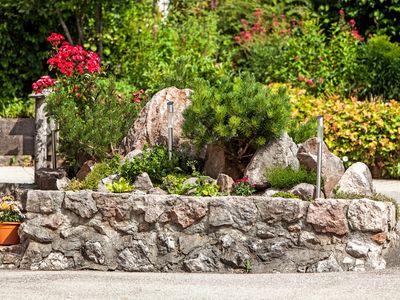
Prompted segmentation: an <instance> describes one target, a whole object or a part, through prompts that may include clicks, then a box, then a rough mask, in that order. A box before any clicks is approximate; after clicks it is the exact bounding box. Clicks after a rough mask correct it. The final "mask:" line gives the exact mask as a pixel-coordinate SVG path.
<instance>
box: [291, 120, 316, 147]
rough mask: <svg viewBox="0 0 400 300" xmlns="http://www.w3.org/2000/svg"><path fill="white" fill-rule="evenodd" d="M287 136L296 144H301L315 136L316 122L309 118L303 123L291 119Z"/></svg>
mask: <svg viewBox="0 0 400 300" xmlns="http://www.w3.org/2000/svg"><path fill="white" fill-rule="evenodd" d="M288 134H289V136H290V137H291V138H292V139H293V141H294V142H295V143H296V144H301V143H303V142H305V141H306V140H308V139H309V138H312V137H315V136H316V134H317V120H316V119H315V118H311V119H309V120H308V121H306V122H305V123H304V122H300V121H298V120H295V119H293V120H292V121H291V123H290V126H289V131H288Z"/></svg>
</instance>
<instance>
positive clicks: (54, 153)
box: [50, 119, 57, 170]
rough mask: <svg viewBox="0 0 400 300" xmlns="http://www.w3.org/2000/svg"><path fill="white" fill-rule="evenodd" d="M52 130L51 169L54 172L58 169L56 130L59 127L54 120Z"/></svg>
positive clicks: (51, 122) (51, 125) (51, 123)
mask: <svg viewBox="0 0 400 300" xmlns="http://www.w3.org/2000/svg"><path fill="white" fill-rule="evenodd" d="M50 130H51V167H52V168H53V170H55V169H57V140H56V130H57V125H56V122H55V121H54V119H50Z"/></svg>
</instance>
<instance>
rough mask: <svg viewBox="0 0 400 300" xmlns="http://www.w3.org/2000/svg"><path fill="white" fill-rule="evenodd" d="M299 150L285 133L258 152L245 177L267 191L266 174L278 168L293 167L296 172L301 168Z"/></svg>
mask: <svg viewBox="0 0 400 300" xmlns="http://www.w3.org/2000/svg"><path fill="white" fill-rule="evenodd" d="M297 150H298V148H297V145H296V144H295V143H294V142H293V140H292V138H291V137H290V136H289V135H288V134H287V133H284V134H283V136H282V137H280V138H279V139H275V140H272V141H270V142H269V143H268V144H267V145H265V146H264V147H262V148H260V149H258V150H257V152H256V153H255V154H254V156H253V158H252V159H251V161H250V163H249V164H248V166H247V168H246V170H245V173H244V175H245V176H247V177H248V178H249V181H250V182H251V183H254V184H255V185H256V188H264V189H265V188H266V187H268V181H267V178H266V177H265V173H266V172H268V171H270V170H272V169H274V168H276V167H283V168H286V167H291V168H292V169H294V170H297V169H298V168H299V161H298V159H297V157H296V154H297Z"/></svg>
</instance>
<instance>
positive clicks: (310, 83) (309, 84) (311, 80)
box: [306, 79, 315, 86]
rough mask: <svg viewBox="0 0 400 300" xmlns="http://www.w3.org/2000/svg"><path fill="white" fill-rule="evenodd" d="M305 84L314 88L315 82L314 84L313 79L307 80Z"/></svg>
mask: <svg viewBox="0 0 400 300" xmlns="http://www.w3.org/2000/svg"><path fill="white" fill-rule="evenodd" d="M306 84H307V85H308V86H314V84H315V82H314V80H313V79H308V80H307V81H306Z"/></svg>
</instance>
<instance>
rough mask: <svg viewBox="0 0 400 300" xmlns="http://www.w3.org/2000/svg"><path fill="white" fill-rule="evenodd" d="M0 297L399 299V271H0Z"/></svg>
mask: <svg viewBox="0 0 400 300" xmlns="http://www.w3.org/2000/svg"><path fill="white" fill-rule="evenodd" d="M0 299H4V300H8V299H10V300H11V299H13V300H14V299H35V300H40V299H46V300H51V299H57V300H61V299H80V300H81V299H96V300H101V299H143V300H146V299H151V300H157V299H185V300H188V299H196V300H197V299H199V300H200V299H229V300H233V299H245V300H249V299H251V300H256V299H277V300H281V299H282V300H290V299H306V300H313V299H318V300H319V299H322V300H325V299H327V300H336V299H337V300H339V299H340V300H345V299H362V300H370V299H371V300H380V299H391V300H393V299H400V270H399V269H388V270H385V271H380V272H361V273H358V272H343V273H318V274H317V273H313V274H210V273H202V274H191V273H127V272H125V273H123V272H98V271H73V272H72V271H61V272H60V271H53V272H45V271H0Z"/></svg>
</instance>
